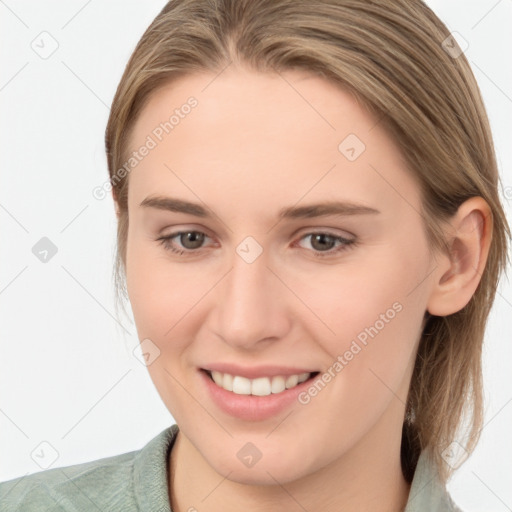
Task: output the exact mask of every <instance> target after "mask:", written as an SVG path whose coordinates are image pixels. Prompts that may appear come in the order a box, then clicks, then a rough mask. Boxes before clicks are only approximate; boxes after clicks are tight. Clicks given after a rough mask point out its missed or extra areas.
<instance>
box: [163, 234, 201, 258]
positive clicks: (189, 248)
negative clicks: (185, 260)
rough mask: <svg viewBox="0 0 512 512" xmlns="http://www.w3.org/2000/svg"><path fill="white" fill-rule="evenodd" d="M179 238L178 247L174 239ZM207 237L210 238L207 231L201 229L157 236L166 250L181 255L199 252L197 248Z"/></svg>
mask: <svg viewBox="0 0 512 512" xmlns="http://www.w3.org/2000/svg"><path fill="white" fill-rule="evenodd" d="M175 238H177V239H178V241H179V243H180V244H181V247H182V248H181V249H180V246H178V247H176V246H175V242H173V239H175ZM205 238H209V237H208V236H207V235H206V234H205V233H203V232H201V231H177V232H176V233H171V234H170V235H166V236H161V237H160V238H157V241H159V242H160V243H161V244H162V245H163V246H164V248H165V249H166V250H168V251H171V252H174V253H176V254H179V255H183V254H184V253H187V252H198V251H197V250H196V249H199V248H201V246H202V244H203V242H204V240H205Z"/></svg>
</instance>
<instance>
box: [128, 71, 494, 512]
mask: <svg viewBox="0 0 512 512" xmlns="http://www.w3.org/2000/svg"><path fill="white" fill-rule="evenodd" d="M215 76H216V75H211V74H207V73H203V74H194V75H190V76H187V77H182V78H180V79H179V80H178V81H174V82H172V83H171V84H168V85H167V86H166V87H165V88H163V89H161V90H159V91H157V92H156V93H154V94H153V95H152V97H151V98H150V101H149V102H148V103H147V105H146V106H145V108H144V109H143V111H142V113H141V115H140V117H139V118H138V120H137V122H136V125H135V129H134V131H133V133H132V137H131V148H132V149H135V148H138V147H139V146H140V145H142V144H143V143H144V141H145V140H146V138H147V136H148V134H151V133H152V131H153V130H154V129H155V127H156V126H158V125H159V124H160V123H161V122H163V121H165V120H166V119H168V118H169V116H170V115H171V114H172V111H173V110H174V109H175V108H179V107H180V105H183V104H184V103H185V102H186V100H187V98H189V97H190V96H194V97H195V98H196V99H197V100H198V105H197V107H195V108H194V109H193V110H192V111H191V113H190V114H189V115H188V116H185V117H184V118H183V119H180V122H179V124H178V125H177V126H175V128H174V129H173V130H172V132H171V133H170V134H169V135H167V136H165V137H164V138H163V140H162V141H161V142H160V143H159V144H158V145H157V147H155V148H154V149H152V150H151V151H150V152H149V154H148V155H147V156H146V157H145V158H144V159H143V160H142V161H141V162H140V163H139V164H138V165H137V166H136V167H135V168H134V169H133V170H132V171H131V173H130V175H129V180H130V185H129V194H128V212H129V219H130V221H129V230H128V243H127V252H126V276H127V287H128V293H129V297H130V301H131V304H132V309H133V314H134V318H135V322H136V326H137V331H138V335H139V338H140V340H144V339H146V338H149V339H150V340H151V341H152V342H153V343H154V344H155V345H156V346H157V347H158V348H159V350H160V356H159V357H158V358H157V359H156V360H155V361H154V362H152V363H151V364H150V365H149V366H148V370H149V372H150V375H151V378H152V380H153V382H154V384H155V386H156V388H157V390H158V392H159V394H160V396H161V398H162V400H163V402H164V403H165V405H166V406H167V408H168V409H169V411H170V413H171V414H172V416H173V418H174V419H175V420H176V422H177V424H178V425H179V427H180V433H179V434H178V438H177V440H176V444H175V445H174V448H173V450H172V451H171V455H170V461H169V468H170V478H169V486H170V493H171V496H172V498H171V505H172V507H173V510H174V511H181V512H183V511H187V510H189V509H190V510H192V509H191V507H194V508H195V509H197V510H206V509H207V510H209V511H213V512H215V511H220V510H222V511H230V510H237V511H239V510H247V511H252V510H269V509H272V510H299V509H300V507H304V509H306V510H308V511H316V510H322V511H331V510H340V509H343V510H344V511H355V510H358V511H362V510H375V509H376V507H377V508H378V509H379V510H382V511H388V510H389V511H392V510H393V511H396V510H400V509H402V508H403V507H404V506H405V503H406V501H407V497H408V493H409V485H408V484H407V482H406V481H405V480H404V478H403V475H402V472H401V467H400V456H399V455H400V440H401V428H402V423H403V418H404V407H405V402H406V397H407V391H408V388H409V383H410V378H411V373H412V365H413V362H414V358H415V354H416V349H417V345H418V341H419V338H420V334H421V330H422V325H423V321H424V315H425V312H426V311H429V312H430V313H432V314H436V315H447V314H450V313H453V312H455V311H458V310H459V309H461V308H462V307H463V306H464V305H465V304H467V302H468V301H469V300H470V298H471V296H472V294H473V293H474V291H475V289H476V286H477V285H478V281H479V278H480V274H481V272H482V270H483V266H484V264H485V260H486V257H487V253H488V247H489V241H490V225H489V221H488V219H489V209H488V206H487V204H486V203H485V201H484V200H483V199H481V198H472V199H470V200H468V201H467V202H466V203H464V204H463V205H462V206H461V207H460V209H459V211H458V213H457V215H456V216H454V218H453V219H451V222H450V224H448V225H447V226H446V230H447V236H448V237H449V239H450V240H451V245H450V247H451V248H452V251H451V252H450V253H449V254H441V253H437V254H431V252H430V247H429V244H428V243H427V240H426V238H425V234H424V230H423V222H424V220H423V217H422V216H421V215H420V214H419V213H418V212H419V211H420V204H421V197H420V191H419V187H418V184H417V183H416V182H415V180H414V178H413V176H412V174H411V173H410V171H409V170H408V169H407V167H406V165H405V162H404V160H403V158H402V156H401V154H400V152H399V150H398V149H397V147H396V145H395V144H394V142H393V140H392V139H391V138H390V137H389V136H388V134H387V133H386V132H385V131H383V129H381V127H380V126H379V124H378V122H377V120H376V119H375V118H374V117H373V116H372V115H371V114H370V113H369V112H367V111H366V110H364V109H363V108H362V106H361V105H360V104H358V103H357V102H356V101H355V99H354V98H353V97H352V96H351V95H350V94H348V93H347V92H345V91H343V90H342V89H340V88H339V87H337V86H335V85H334V84H332V83H330V82H328V81H326V80H324V79H323V78H320V77H315V76H313V75H309V74H307V73H304V72H299V71H288V72H286V73H283V74H282V76H279V75H270V74H259V73H255V72H253V71H249V70H247V69H245V68H240V67H237V68H234V67H231V68H228V69H227V70H225V71H224V72H223V73H222V74H220V75H218V76H216V77H215ZM212 80H213V81H212ZM348 134H356V135H357V137H358V138H359V139H360V140H361V141H363V143H364V144H365V146H366V149H365V150H364V151H363V152H362V153H361V154H360V155H359V156H358V158H357V159H356V160H354V161H349V160H348V159H347V158H346V157H345V156H344V154H342V153H341V152H340V151H339V150H338V145H339V144H340V142H342V141H343V140H344V139H345V137H347V135H348ZM152 195H159V196H172V197H175V198H179V199H183V200H188V201H192V202H196V203H200V204H201V205H203V206H206V207H207V208H209V209H210V210H211V211H212V212H213V213H214V216H213V217H212V218H201V217H197V216H194V215H191V214H185V213H177V212H172V211H165V210H161V209H157V208H149V207H142V206H140V203H141V202H142V201H143V200H144V199H145V198H147V197H148V196H152ZM404 198H407V200H405V199H404ZM332 200H340V201H351V202H354V203H358V204H362V205H366V206H369V207H371V208H374V209H377V210H378V211H379V212H380V213H378V214H358V215H342V216H332V215H330V216H323V217H316V218H307V219H284V220H281V221H279V219H278V218H277V212H278V211H279V210H280V209H281V208H283V207H285V206H293V205H295V206H303V205H306V204H311V203H317V202H323V201H332ZM187 230H189V231H199V232H201V233H205V234H206V235H207V237H206V238H205V239H204V242H203V245H202V246H200V248H199V249H194V246H193V244H191V243H190V242H188V244H187V239H186V238H185V239H183V238H181V239H180V237H175V238H174V239H173V242H172V244H173V245H174V246H175V247H177V248H178V249H182V250H183V249H184V250H185V251H188V252H186V254H184V255H182V256H180V255H177V254H174V253H172V252H170V251H169V250H167V249H166V248H165V247H164V246H163V245H162V244H161V242H159V241H157V239H158V238H159V237H161V236H163V235H169V234H171V233H175V232H177V231H187ZM326 232H327V233H328V234H331V235H334V236H341V237H344V238H349V239H355V240H356V243H355V244H352V245H348V246H346V247H345V248H344V250H342V251H340V252H338V253H335V252H334V251H335V250H336V249H337V248H338V247H339V242H334V241H333V240H332V239H331V240H330V242H331V245H329V243H327V247H324V252H325V251H327V252H329V251H330V254H331V255H330V256H327V257H323V258H320V257H317V256H315V255H314V253H315V252H316V253H322V247H323V246H322V245H321V244H318V243H316V244H315V240H314V236H308V234H309V235H311V233H326ZM247 236H252V237H253V238H254V239H255V240H256V241H257V242H258V244H259V245H260V246H261V248H262V249H263V252H262V253H261V254H260V256H259V257H258V258H256V259H255V261H254V262H252V263H247V262H246V261H245V260H244V259H243V258H241V257H240V256H239V254H237V252H236V248H237V246H238V245H239V244H240V243H241V242H242V240H244V239H245V237H247ZM328 242H329V241H328ZM191 247H192V248H191ZM192 251H196V252H195V253H192ZM397 302H398V303H399V304H400V305H401V308H402V309H401V311H400V312H399V313H397V314H396V315H395V316H394V318H393V319H392V320H390V321H389V322H387V323H386V324H385V327H384V328H382V329H381V330H380V331H379V332H378V335H377V336H375V337H374V338H373V339H370V340H369V341H368V344H367V346H365V347H364V348H363V349H362V350H361V351H360V352H359V353H357V355H355V356H354V357H353V359H352V360H351V361H350V362H349V364H347V365H346V366H345V367H344V368H343V370H342V371H341V372H339V373H338V374H337V375H336V377H335V378H334V379H332V380H331V382H329V383H328V385H326V386H325V388H324V389H323V390H322V391H321V392H320V393H318V395H317V396H315V397H314V398H312V399H311V401H310V402H309V403H307V404H300V403H298V402H297V403H294V404H293V405H292V406H291V407H290V408H288V409H286V410H285V411H283V412H282V413H280V414H277V415H275V416H274V417H272V418H271V419H269V420H265V421H257V422H247V421H243V420H240V419H238V418H235V417H232V416H229V415H227V414H225V413H224V412H222V411H221V410H219V409H218V408H217V407H216V405H215V404H214V403H212V402H211V401H210V399H209V398H208V396H207V395H206V394H205V393H204V388H203V383H202V381H201V379H200V378H199V374H198V368H200V367H204V366H205V365H207V363H212V362H220V361H227V362H230V363H237V364H240V365H245V366H254V365H260V364H282V365H285V366H289V367H296V366H297V367H304V368H316V369H318V370H319V371H321V372H323V371H326V370H327V369H328V368H329V367H332V365H333V363H334V361H335V360H336V357H337V356H338V355H340V354H344V352H345V351H346V350H347V349H349V348H350V344H351V342H352V341H353V340H354V339H355V338H356V337H357V335H358V334H359V333H361V332H362V331H364V329H365V328H367V327H370V326H373V325H375V323H376V320H378V319H379V315H381V314H385V312H386V311H387V310H389V309H390V308H391V307H392V305H393V304H394V303H397ZM247 442H251V443H253V444H254V445H255V446H256V447H257V448H258V449H259V451H260V452H261V453H262V458H261V459H260V460H259V461H258V462H257V463H256V464H255V465H254V466H252V467H246V466H245V465H243V464H242V463H241V462H240V460H239V459H238V458H237V452H238V451H239V450H240V448H241V447H242V446H244V445H245V443H247Z"/></svg>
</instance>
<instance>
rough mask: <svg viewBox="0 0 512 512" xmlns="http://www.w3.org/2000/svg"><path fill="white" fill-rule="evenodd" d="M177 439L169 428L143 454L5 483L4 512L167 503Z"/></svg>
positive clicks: (0, 492)
mask: <svg viewBox="0 0 512 512" xmlns="http://www.w3.org/2000/svg"><path fill="white" fill-rule="evenodd" d="M175 435H176V428H175V426H173V427H169V428H168V429H165V430H164V431H163V432H161V433H160V434H159V435H158V436H156V437H155V438H153V439H152V440H151V441H150V442H149V443H148V444H146V445H145V446H144V447H143V448H142V449H140V450H136V451H132V452H129V453H123V454H120V455H115V456H113V457H106V458H102V459H98V460H95V461H91V462H85V463H82V464H75V465H72V466H65V467H61V468H53V469H47V470H45V471H40V472H39V473H33V474H30V475H25V476H21V477H18V478H14V479H12V480H8V481H6V482H1V483H0V512H18V511H19V512H21V511H23V512H32V511H36V510H37V511H40V510H45V511H48V512H50V511H55V512H56V511H59V512H64V511H65V512H68V511H69V512H71V511H72V512H77V511H89V510H101V511H103V512H106V511H110V510H112V511H114V510H123V512H131V511H138V510H139V505H140V502H141V501H144V502H148V503H152V502H153V500H154V499H156V500H162V503H168V495H167V479H166V465H167V461H166V458H167V457H166V454H167V449H168V448H169V447H170V445H171V444H172V441H173V440H174V438H175ZM146 471H147V475H145V474H144V473H145V472H146ZM146 478H151V479H152V480H153V481H152V482H151V484H152V485H149V486H148V485H146V484H148V482H145V479H146ZM155 485H156V487H155ZM164 486H165V487H164ZM165 500H167V502H166V501H165ZM155 510H158V509H157V508H155ZM162 510H165V509H162Z"/></svg>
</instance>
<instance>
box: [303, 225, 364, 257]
mask: <svg viewBox="0 0 512 512" xmlns="http://www.w3.org/2000/svg"><path fill="white" fill-rule="evenodd" d="M307 238H310V242H309V245H310V247H311V250H312V251H313V255H314V256H316V257H319V258H325V257H328V256H333V255H335V254H338V253H340V252H342V251H346V250H348V248H349V247H350V246H352V245H354V244H355V243H356V240H355V239H349V238H345V237H342V236H339V235H333V234H331V233H326V232H323V231H317V232H314V233H307V234H306V235H304V236H303V237H301V239H300V240H305V239H307ZM336 244H338V245H336Z"/></svg>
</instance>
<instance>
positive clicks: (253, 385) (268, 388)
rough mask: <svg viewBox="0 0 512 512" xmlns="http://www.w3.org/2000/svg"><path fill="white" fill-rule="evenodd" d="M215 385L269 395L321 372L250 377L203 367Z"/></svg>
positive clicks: (235, 392)
mask: <svg viewBox="0 0 512 512" xmlns="http://www.w3.org/2000/svg"><path fill="white" fill-rule="evenodd" d="M201 371H202V372H204V373H205V374H206V375H207V376H208V377H209V379H210V380H211V381H212V382H214V383H215V385H216V386H217V387H219V388H221V389H224V390H225V391H231V392H232V393H234V394H237V395H251V396H269V395H279V394H281V393H283V392H285V391H287V390H289V389H293V388H295V387H297V386H298V385H299V384H302V383H303V382H306V381H309V380H312V379H314V378H315V377H316V376H317V375H318V374H319V373H320V372H318V371H316V372H308V373H299V374H295V375H287V376H284V375H274V376H272V377H270V376H269V377H258V378H256V379H248V378H246V377H242V376H240V375H231V374H229V373H223V372H219V371H215V370H207V369H204V368H202V369H201Z"/></svg>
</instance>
